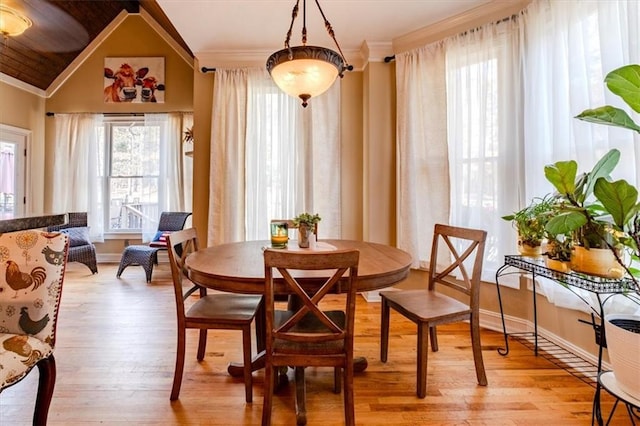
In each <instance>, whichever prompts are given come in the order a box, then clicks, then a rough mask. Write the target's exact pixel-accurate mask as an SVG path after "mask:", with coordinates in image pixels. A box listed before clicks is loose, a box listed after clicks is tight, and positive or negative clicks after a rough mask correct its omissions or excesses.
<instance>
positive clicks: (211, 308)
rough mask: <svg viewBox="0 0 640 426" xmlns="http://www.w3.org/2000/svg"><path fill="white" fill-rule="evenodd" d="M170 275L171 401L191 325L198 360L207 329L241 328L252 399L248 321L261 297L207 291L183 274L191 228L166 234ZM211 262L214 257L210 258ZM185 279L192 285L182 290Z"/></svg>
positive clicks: (194, 241) (194, 244)
mask: <svg viewBox="0 0 640 426" xmlns="http://www.w3.org/2000/svg"><path fill="white" fill-rule="evenodd" d="M167 244H168V247H169V260H170V264H171V276H172V278H173V288H174V290H175V291H174V293H175V301H176V313H177V318H178V346H177V351H176V368H175V373H174V375H173V387H172V388H171V398H170V399H171V400H172V401H174V400H176V399H178V396H179V395H180V387H181V384H182V374H183V371H184V357H185V345H186V330H187V329H188V328H195V329H199V330H200V337H199V341H198V354H197V358H198V361H202V360H203V359H204V354H205V349H206V345H207V330H209V329H217V330H241V331H242V353H243V362H244V386H245V400H246V401H247V402H251V401H252V395H253V391H252V386H253V383H252V380H253V379H252V375H251V324H252V322H253V321H254V318H255V317H256V314H257V312H258V309H259V308H260V305H261V303H262V296H251V295H243V294H235V293H216V294H210V295H208V294H207V289H206V288H205V287H202V286H199V285H198V284H197V283H193V282H191V281H189V280H188V279H187V277H186V275H185V266H184V262H185V259H186V258H187V256H188V255H189V254H191V253H193V252H195V251H197V250H198V237H197V233H196V230H195V229H194V228H188V229H185V230H183V231H176V232H173V233H171V234H170V235H168V236H167ZM211 261H212V262H215V259H211ZM185 282H189V283H191V284H192V286H191V287H190V288H188V289H185V287H184V284H185ZM196 291H197V292H198V293H199V298H198V299H197V300H196V301H195V302H194V303H192V304H191V305H190V307H188V308H187V307H186V306H185V302H186V301H188V300H189V299H190V296H192V294H193V293H195V292H196Z"/></svg>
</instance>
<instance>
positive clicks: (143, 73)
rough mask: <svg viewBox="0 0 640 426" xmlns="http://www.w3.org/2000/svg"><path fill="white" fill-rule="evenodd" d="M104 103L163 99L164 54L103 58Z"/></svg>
mask: <svg viewBox="0 0 640 426" xmlns="http://www.w3.org/2000/svg"><path fill="white" fill-rule="evenodd" d="M103 79H104V84H103V96H104V102H105V103H121V102H125V103H164V98H165V84H164V57H112V58H105V59H104V74H103Z"/></svg>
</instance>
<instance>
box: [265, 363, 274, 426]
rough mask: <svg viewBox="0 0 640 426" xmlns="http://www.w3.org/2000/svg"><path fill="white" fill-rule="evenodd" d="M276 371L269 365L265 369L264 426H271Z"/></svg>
mask: <svg viewBox="0 0 640 426" xmlns="http://www.w3.org/2000/svg"><path fill="white" fill-rule="evenodd" d="M274 373H275V369H274V368H273V367H272V366H271V365H269V363H267V366H266V367H265V369H264V402H263V403H262V426H271V409H272V407H273V380H274V377H273V375H274Z"/></svg>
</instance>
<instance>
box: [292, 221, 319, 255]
mask: <svg viewBox="0 0 640 426" xmlns="http://www.w3.org/2000/svg"><path fill="white" fill-rule="evenodd" d="M321 220H322V218H320V215H319V214H317V213H316V214H311V213H306V212H305V213H300V214H299V215H298V216H296V217H294V218H293V225H294V226H295V227H296V228H298V245H299V246H300V247H303V248H306V247H309V236H310V235H311V233H313V234H316V235H317V232H318V226H317V225H318V222H320V221H321Z"/></svg>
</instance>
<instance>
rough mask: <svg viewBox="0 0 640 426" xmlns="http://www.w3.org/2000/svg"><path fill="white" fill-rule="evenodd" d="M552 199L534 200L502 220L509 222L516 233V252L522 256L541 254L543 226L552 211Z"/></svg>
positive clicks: (548, 197) (543, 236) (544, 233)
mask: <svg viewBox="0 0 640 426" xmlns="http://www.w3.org/2000/svg"><path fill="white" fill-rule="evenodd" d="M553 208H554V200H553V197H551V196H547V197H544V198H538V197H537V198H534V199H532V200H531V203H530V204H529V205H528V206H526V207H525V208H523V209H521V210H519V211H517V212H515V213H513V214H510V215H506V216H502V219H504V220H507V221H510V222H511V223H512V224H513V227H514V228H515V229H516V231H518V251H519V253H520V254H522V255H524V256H537V255H540V254H541V246H542V241H543V240H544V239H545V236H546V231H545V225H546V224H547V222H548V220H549V214H550V213H551V212H552V211H553Z"/></svg>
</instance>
